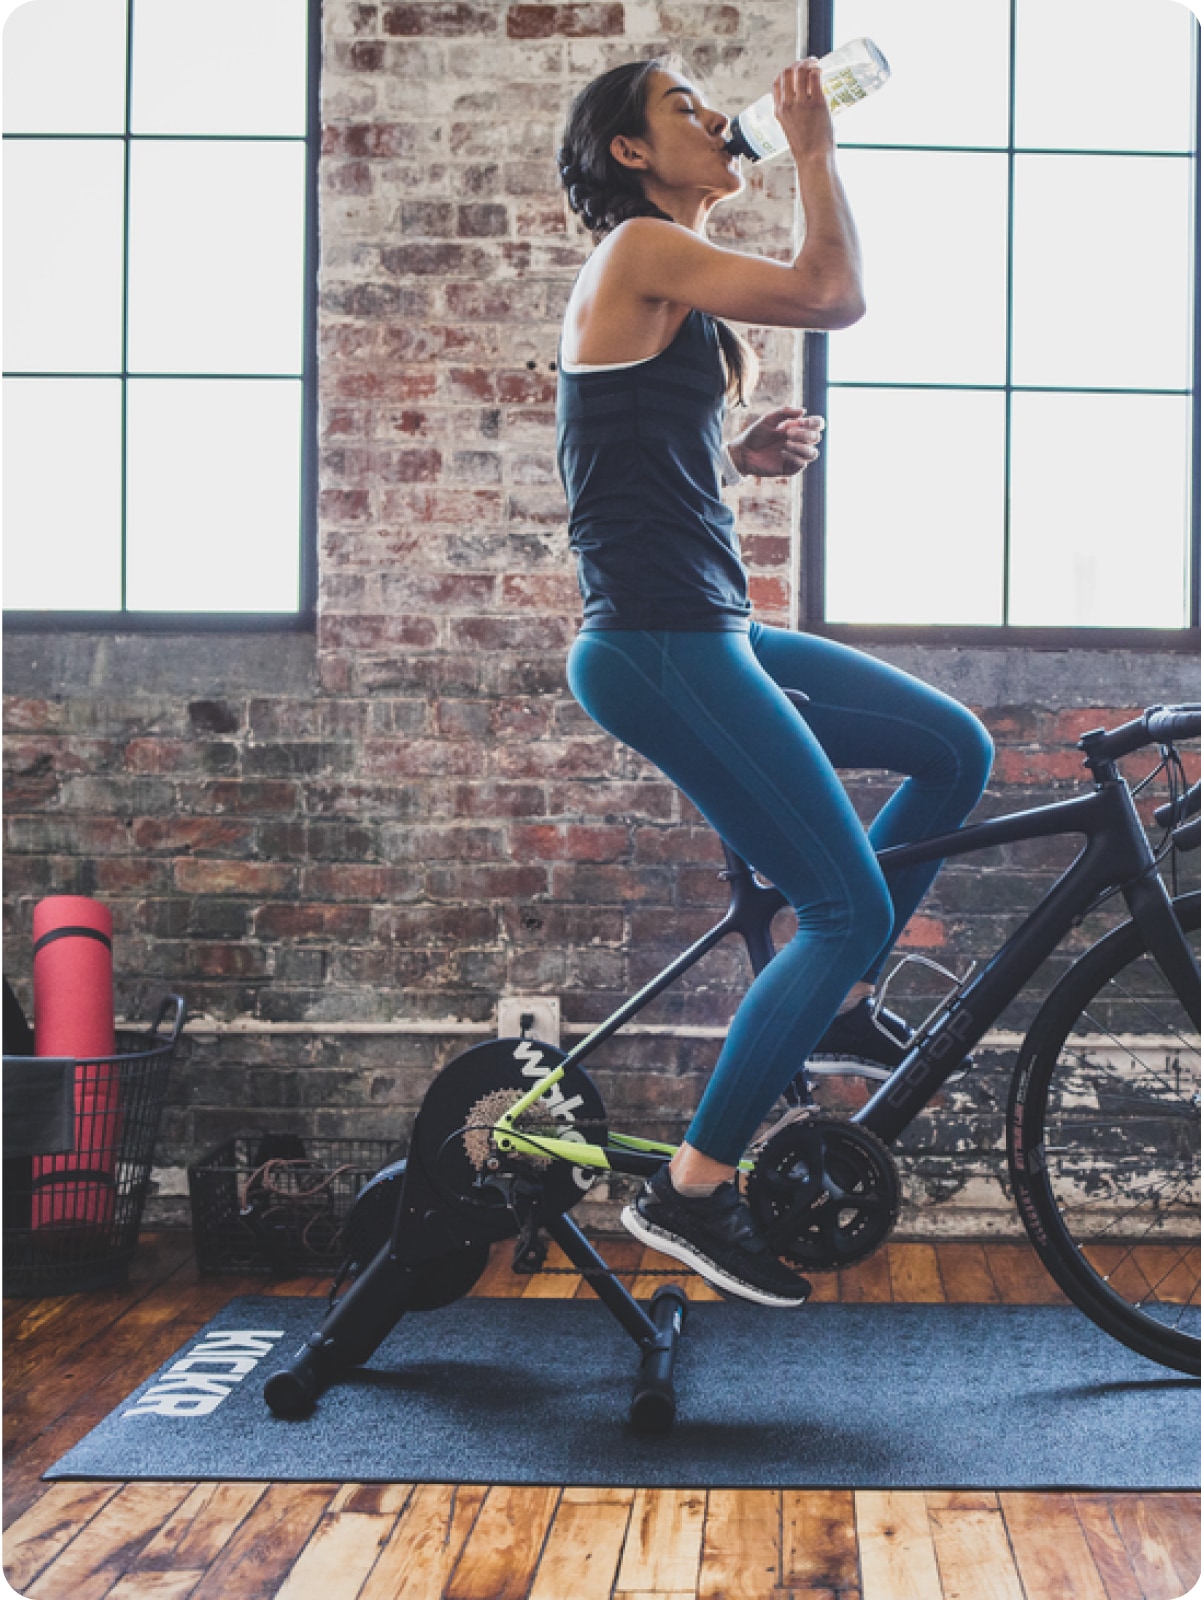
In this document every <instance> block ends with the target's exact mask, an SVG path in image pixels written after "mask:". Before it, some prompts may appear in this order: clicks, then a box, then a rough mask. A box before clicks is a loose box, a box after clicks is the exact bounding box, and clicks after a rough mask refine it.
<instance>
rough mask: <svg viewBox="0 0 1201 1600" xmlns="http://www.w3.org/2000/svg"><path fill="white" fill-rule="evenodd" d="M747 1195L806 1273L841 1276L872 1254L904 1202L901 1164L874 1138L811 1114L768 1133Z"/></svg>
mask: <svg viewBox="0 0 1201 1600" xmlns="http://www.w3.org/2000/svg"><path fill="white" fill-rule="evenodd" d="M746 1190H747V1203H748V1204H749V1205H750V1208H751V1213H752V1215H753V1216H754V1218H755V1221H756V1222H757V1223H758V1225H759V1227H760V1229H761V1230H762V1232H763V1234H764V1236H765V1238H766V1239H767V1242H768V1243H769V1244H770V1246H771V1248H772V1249H773V1250H774V1251H775V1252H776V1254H777V1255H778V1256H779V1257H780V1259H781V1260H782V1261H786V1262H787V1263H788V1264H789V1265H790V1266H792V1267H794V1268H796V1269H797V1270H798V1271H801V1272H836V1271H837V1270H838V1269H839V1268H840V1267H846V1266H850V1265H851V1264H852V1263H853V1262H856V1261H862V1260H863V1259H864V1258H865V1257H866V1256H869V1255H871V1253H872V1251H873V1250H875V1249H876V1248H877V1247H878V1246H879V1245H881V1244H882V1243H883V1242H884V1240H885V1239H886V1238H887V1237H888V1235H889V1233H890V1232H891V1231H892V1228H893V1226H894V1224H895V1223H896V1220H897V1213H898V1211H899V1209H900V1201H901V1186H900V1180H899V1178H898V1176H897V1168H896V1163H895V1162H894V1161H893V1158H892V1156H891V1154H890V1153H889V1151H888V1149H887V1147H886V1146H885V1145H884V1144H883V1143H882V1142H881V1141H880V1140H879V1139H877V1138H876V1136H875V1134H873V1133H869V1132H868V1131H867V1129H866V1128H861V1127H860V1126H859V1125H858V1123H854V1122H847V1121H844V1120H843V1119H842V1118H840V1117H833V1116H827V1115H824V1114H822V1113H816V1114H812V1113H809V1112H808V1111H805V1112H803V1113H800V1114H797V1113H793V1114H792V1115H790V1116H789V1117H788V1118H787V1119H786V1120H785V1122H784V1123H783V1124H782V1125H781V1126H779V1127H778V1128H777V1129H776V1130H775V1131H774V1132H771V1133H769V1134H768V1135H767V1137H766V1139H765V1140H764V1141H763V1143H762V1144H761V1145H760V1146H759V1147H758V1149H757V1151H756V1153H755V1163H754V1166H753V1168H752V1169H751V1172H750V1174H749V1176H748V1178H747V1186H746Z"/></svg>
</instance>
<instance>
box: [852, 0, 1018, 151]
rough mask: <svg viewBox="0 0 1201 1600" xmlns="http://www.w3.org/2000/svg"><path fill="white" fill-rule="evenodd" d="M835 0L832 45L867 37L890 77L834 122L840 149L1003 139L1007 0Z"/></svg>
mask: <svg viewBox="0 0 1201 1600" xmlns="http://www.w3.org/2000/svg"><path fill="white" fill-rule="evenodd" d="M964 11H965V7H964V4H963V0H905V5H904V6H898V5H897V3H896V0H837V4H836V5H835V7H834V42H835V44H843V43H845V42H846V40H848V39H857V38H859V37H860V36H861V35H863V34H866V35H867V37H868V38H869V39H874V40H875V42H876V43H877V44H878V45H879V46H880V49H881V50H883V52H884V54H885V56H886V57H887V58H888V64H889V66H890V67H891V68H892V77H891V78H890V79H889V81H888V82H887V83H886V84H885V85H884V87H883V89H881V90H880V92H879V93H878V94H876V95H873V96H872V98H871V99H870V100H866V101H865V102H864V103H863V104H862V105H858V106H855V107H854V108H853V110H850V111H848V112H847V113H846V115H845V116H841V117H840V118H839V119H838V138H839V142H840V143H842V144H845V143H848V142H851V143H855V142H860V143H864V144H938V145H948V144H962V145H1000V146H1005V145H1006V144H1007V143H1008V141H1009V0H972V3H971V6H970V15H969V16H968V17H967V18H965V16H964Z"/></svg>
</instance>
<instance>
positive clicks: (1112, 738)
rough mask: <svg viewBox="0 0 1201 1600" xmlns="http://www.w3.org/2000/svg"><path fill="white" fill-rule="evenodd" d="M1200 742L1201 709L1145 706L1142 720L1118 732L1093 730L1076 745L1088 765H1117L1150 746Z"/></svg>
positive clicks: (1125, 724)
mask: <svg viewBox="0 0 1201 1600" xmlns="http://www.w3.org/2000/svg"><path fill="white" fill-rule="evenodd" d="M1196 738H1201V705H1185V706H1148V708H1147V710H1146V711H1144V712H1143V714H1142V716H1139V717H1135V718H1134V719H1133V720H1132V721H1130V722H1123V723H1122V725H1121V726H1120V727H1118V728H1114V729H1112V731H1110V730H1106V729H1105V728H1094V729H1093V730H1092V732H1091V733H1086V734H1085V735H1084V737H1083V738H1082V739H1081V740H1080V741H1079V747H1080V749H1081V750H1083V751H1084V754H1085V757H1086V760H1087V762H1088V765H1089V766H1090V767H1091V766H1094V765H1096V764H1097V763H1099V762H1104V761H1119V760H1121V758H1122V757H1123V756H1128V755H1130V754H1132V753H1133V752H1134V751H1135V750H1141V749H1143V748H1144V746H1146V745H1149V744H1175V743H1176V741H1177V740H1178V739H1196Z"/></svg>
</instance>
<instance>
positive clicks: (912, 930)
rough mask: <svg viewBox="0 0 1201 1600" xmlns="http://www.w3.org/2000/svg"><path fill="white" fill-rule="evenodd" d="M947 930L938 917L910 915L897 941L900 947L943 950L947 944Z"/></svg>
mask: <svg viewBox="0 0 1201 1600" xmlns="http://www.w3.org/2000/svg"><path fill="white" fill-rule="evenodd" d="M947 943H948V940H947V930H946V928H945V926H944V925H943V924H942V923H941V922H939V921H938V919H937V918H936V917H926V916H920V915H919V916H915V917H910V919H909V921H908V923H907V924H906V926H905V931H904V932H903V933H902V934H901V937H900V938H899V939H898V941H897V945H898V948H901V949H914V950H941V949H943V948H945V946H946V945H947Z"/></svg>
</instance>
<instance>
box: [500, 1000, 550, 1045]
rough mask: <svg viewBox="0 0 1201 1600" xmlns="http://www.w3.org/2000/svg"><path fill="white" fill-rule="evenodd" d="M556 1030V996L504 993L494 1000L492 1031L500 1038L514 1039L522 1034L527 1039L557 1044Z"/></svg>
mask: <svg viewBox="0 0 1201 1600" xmlns="http://www.w3.org/2000/svg"><path fill="white" fill-rule="evenodd" d="M523 1023H524V1026H523ZM560 1031H561V1021H560V1017H559V997H558V995H548V994H538V995H530V996H528V997H523V996H520V995H517V996H514V995H504V996H502V997H501V999H499V1000H498V1001H497V1002H496V1033H497V1037H498V1038H500V1039H516V1038H517V1037H518V1036H519V1035H520V1034H523V1033H525V1034H528V1035H529V1037H530V1038H531V1039H541V1041H542V1043H543V1044H553V1045H557V1044H558V1043H559V1033H560Z"/></svg>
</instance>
